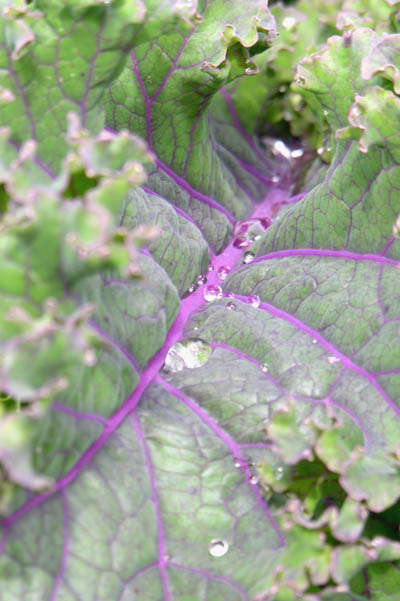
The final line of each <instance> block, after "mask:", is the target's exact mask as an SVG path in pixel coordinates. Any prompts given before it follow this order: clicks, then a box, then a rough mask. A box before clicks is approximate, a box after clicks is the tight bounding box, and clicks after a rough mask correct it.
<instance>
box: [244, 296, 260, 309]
mask: <svg viewBox="0 0 400 601" xmlns="http://www.w3.org/2000/svg"><path fill="white" fill-rule="evenodd" d="M260 302H261V301H260V297H259V296H257V294H252V295H251V296H248V297H247V301H246V303H247V304H248V305H250V306H252V307H254V308H255V309H257V308H258V307H259V306H260Z"/></svg>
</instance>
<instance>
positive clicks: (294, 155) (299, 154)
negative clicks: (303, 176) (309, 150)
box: [291, 148, 304, 159]
mask: <svg viewBox="0 0 400 601" xmlns="http://www.w3.org/2000/svg"><path fill="white" fill-rule="evenodd" d="M303 154H304V150H303V149H302V148H296V149H295V150H292V153H291V156H292V159H298V158H300V157H302V156H303Z"/></svg>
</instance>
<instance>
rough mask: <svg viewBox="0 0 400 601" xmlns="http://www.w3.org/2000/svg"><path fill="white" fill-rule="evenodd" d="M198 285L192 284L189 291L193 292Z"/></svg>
mask: <svg viewBox="0 0 400 601" xmlns="http://www.w3.org/2000/svg"><path fill="white" fill-rule="evenodd" d="M196 288H197V286H196V284H190V286H189V288H188V292H189V293H190V294H192V292H194V291H195V290H196Z"/></svg>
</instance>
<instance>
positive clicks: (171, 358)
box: [163, 326, 212, 373]
mask: <svg viewBox="0 0 400 601" xmlns="http://www.w3.org/2000/svg"><path fill="white" fill-rule="evenodd" d="M195 328H196V326H195ZM197 328H198V326H197ZM211 350H212V349H211V346H210V345H209V344H208V342H205V341H204V340H201V339H200V338H188V339H186V340H181V341H179V342H177V343H176V344H174V346H172V347H171V348H170V349H169V351H168V353H167V356H166V357H165V363H164V366H163V371H164V372H165V373H175V372H177V371H182V370H183V369H184V368H185V367H186V368H189V369H194V368H196V367H201V366H202V365H204V363H206V362H207V361H208V359H209V357H210V355H211Z"/></svg>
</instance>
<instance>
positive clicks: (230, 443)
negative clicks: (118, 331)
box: [154, 375, 286, 547]
mask: <svg viewBox="0 0 400 601" xmlns="http://www.w3.org/2000/svg"><path fill="white" fill-rule="evenodd" d="M154 380H155V381H156V382H158V383H159V384H160V385H161V386H162V387H163V388H164V389H165V390H167V391H168V392H169V393H170V394H172V395H173V396H174V397H175V398H177V399H179V400H180V401H182V403H184V404H185V405H186V406H187V407H189V409H191V410H192V411H193V412H194V413H196V415H198V417H199V418H200V419H201V420H202V421H203V422H204V423H205V424H206V425H207V426H208V427H209V428H210V429H211V430H213V432H214V433H215V434H216V435H217V436H218V438H219V439H220V440H222V442H223V443H224V444H225V445H226V446H227V447H228V449H229V450H230V452H231V453H232V455H233V456H234V457H235V458H236V459H239V460H240V463H241V468H242V470H243V472H244V475H245V477H246V480H247V482H248V485H249V486H250V487H251V489H252V491H253V493H254V495H255V497H256V500H257V504H258V505H259V507H260V508H261V510H262V511H263V513H264V514H265V516H266V517H267V519H268V521H269V523H270V524H271V526H272V528H273V530H274V531H275V533H276V535H277V537H278V539H279V544H280V546H283V547H284V546H285V544H286V543H285V539H284V537H283V535H282V533H281V531H280V529H279V527H278V524H277V523H276V522H275V520H274V518H273V517H272V515H271V513H270V511H269V509H268V507H267V505H266V503H265V502H264V500H263V498H262V496H261V493H260V491H259V489H258V486H257V484H252V483H251V481H250V480H251V477H252V473H251V471H250V468H249V467H248V465H247V462H246V458H245V457H244V455H243V454H242V452H241V447H240V445H239V444H237V443H236V442H235V441H234V440H232V439H231V438H230V436H228V434H227V433H226V432H225V431H224V430H223V429H222V428H221V427H220V426H219V425H218V424H217V423H216V422H215V421H214V420H213V419H212V418H211V417H210V416H209V415H208V414H207V413H206V412H205V411H204V410H203V409H202V408H201V407H200V406H199V405H198V404H197V403H195V402H194V401H193V400H192V399H190V398H189V397H187V396H186V395H184V394H183V393H182V392H181V391H180V390H178V389H177V388H175V387H174V386H172V385H171V384H169V383H168V382H166V381H165V380H164V379H163V378H162V377H161V376H160V375H157V376H156V377H155V378H154Z"/></svg>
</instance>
